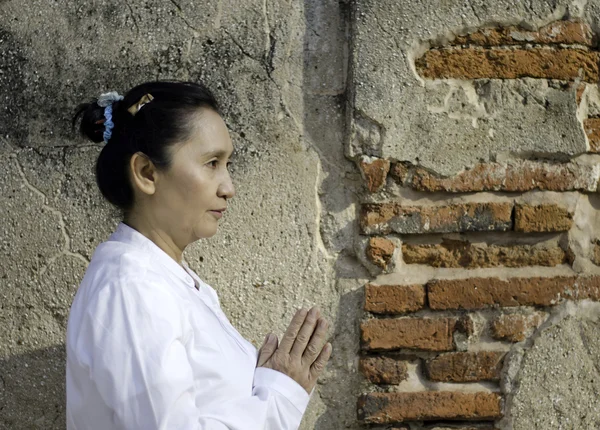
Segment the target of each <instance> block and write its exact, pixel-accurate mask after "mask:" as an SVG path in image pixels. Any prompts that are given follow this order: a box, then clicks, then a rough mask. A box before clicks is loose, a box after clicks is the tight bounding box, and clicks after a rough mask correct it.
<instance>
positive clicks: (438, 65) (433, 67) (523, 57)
mask: <svg viewBox="0 0 600 430" xmlns="http://www.w3.org/2000/svg"><path fill="white" fill-rule="evenodd" d="M599 59H600V57H599V55H598V53H597V52H593V51H587V50H583V49H546V48H529V49H485V48H484V49H482V48H465V49H456V48H455V49H452V48H450V49H433V50H431V51H428V52H426V53H425V55H424V56H423V57H422V58H419V59H417V60H416V67H417V71H418V72H419V73H420V74H421V76H423V77H424V78H426V79H471V80H472V79H485V78H487V79H518V78H538V79H558V80H562V81H574V80H576V79H578V78H580V77H581V79H582V80H583V81H586V82H596V81H597V80H598V78H599V75H598V60H599Z"/></svg>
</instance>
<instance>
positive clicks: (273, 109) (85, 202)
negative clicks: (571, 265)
mask: <svg viewBox="0 0 600 430" xmlns="http://www.w3.org/2000/svg"><path fill="white" fill-rule="evenodd" d="M347 17H348V12H347V5H346V4H345V3H344V2H337V1H325V2H322V1H318V2H317V1H309V0H307V1H305V2H299V1H292V0H290V1H286V0H283V1H271V0H250V1H244V2H239V1H233V0H212V1H211V0H209V1H205V2H194V1H191V0H171V1H158V0H146V1H142V0H128V1H126V2H117V1H113V0H102V1H94V2H68V1H64V0H57V1H52V2H47V1H41V0H33V1H31V2H26V3H23V2H21V1H15V0H2V1H0V100H2V105H1V107H0V164H1V165H2V166H3V169H4V174H3V175H2V176H1V177H0V211H1V214H0V215H1V216H2V219H3V223H2V229H1V232H2V235H1V239H2V240H1V246H0V253H1V255H0V261H2V263H1V265H0V279H1V281H0V282H1V284H0V294H2V305H1V307H0V323H1V324H2V326H3V330H2V331H0V428H11V429H18V428H45V429H51V428H56V429H61V428H64V425H65V415H64V359H65V357H64V332H65V329H66V320H67V316H68V308H69V306H70V303H71V300H72V297H73V294H74V293H75V290H76V288H77V285H78V283H79V281H80V280H81V278H82V276H83V273H84V271H85V269H86V266H87V264H88V261H89V259H90V258H91V255H92V252H93V250H94V249H95V247H96V246H97V245H98V244H99V243H100V242H101V241H102V240H104V239H105V238H107V237H108V235H109V234H110V233H111V232H112V231H113V229H114V227H115V226H116V224H117V222H118V221H119V218H118V217H116V216H115V213H114V211H113V210H112V209H111V208H110V207H109V206H108V205H107V204H106V203H105V202H104V201H103V200H102V198H101V196H100V194H99V192H98V191H97V189H96V185H95V179H94V176H93V166H94V162H95V159H96V157H97V155H98V153H99V151H100V149H101V146H100V145H93V144H87V143H84V142H83V141H82V140H81V139H79V138H78V137H77V136H76V135H75V134H74V133H73V132H72V131H71V128H70V119H71V116H72V114H73V112H74V108H75V107H76V106H77V104H78V103H80V102H82V101H84V100H86V99H88V98H89V97H93V96H97V95H99V94H100V93H101V92H105V91H108V90H117V91H120V92H123V91H126V90H127V89H128V88H130V87H132V86H133V85H135V84H138V83H140V82H143V81H145V80H152V79H169V78H177V79H190V80H196V79H200V80H203V81H205V82H206V83H207V84H208V85H209V87H211V88H212V89H213V90H214V91H215V92H216V95H217V97H218V99H219V100H220V102H221V104H222V106H223V108H224V116H225V119H226V122H227V124H228V126H229V127H230V131H231V134H232V138H233V141H234V146H235V148H236V152H235V156H234V157H235V162H234V167H233V177H234V183H235V185H236V191H237V196H236V198H235V199H233V201H232V203H231V207H230V210H228V216H227V217H225V219H224V220H223V222H222V225H221V229H220V231H219V233H218V234H217V235H216V236H215V237H213V238H211V239H210V240H206V241H202V242H200V243H197V244H194V245H193V246H192V247H190V248H189V249H188V250H187V251H186V255H185V258H186V260H187V261H188V263H189V264H190V265H191V266H192V267H193V268H194V269H195V270H196V271H197V272H198V273H199V275H200V276H201V277H202V278H203V279H204V280H206V281H207V282H208V283H210V284H211V285H212V286H214V287H215V288H216V289H217V291H218V293H219V296H220V298H221V302H222V305H223V308H224V311H225V312H226V313H227V314H228V316H229V317H230V319H231V320H232V322H233V323H234V325H236V327H238V329H239V330H240V332H241V333H242V334H243V335H244V336H246V337H247V338H248V339H249V340H250V341H252V342H253V343H254V344H255V345H257V346H259V345H260V343H261V342H262V339H263V338H264V334H265V333H267V332H268V331H271V330H275V331H277V332H280V333H282V332H283V331H284V329H285V327H286V326H287V323H288V321H289V319H290V318H291V316H292V315H293V312H294V311H295V309H296V308H298V307H300V306H310V305H313V304H318V305H319V306H320V307H321V309H322V310H323V313H324V314H325V315H327V316H328V318H329V319H330V320H331V321H333V322H334V324H333V325H334V327H332V337H333V339H334V342H335V345H336V346H334V348H335V349H336V351H337V350H338V349H339V354H338V353H336V358H334V360H333V361H332V364H331V366H329V369H328V371H327V374H326V375H325V376H324V378H323V381H324V383H323V384H321V385H320V386H319V390H318V391H317V392H316V394H315V395H314V397H313V400H312V402H311V405H310V407H309V411H308V412H307V414H306V416H305V419H304V421H303V425H302V428H303V429H312V428H322V429H330V428H331V429H333V428H336V429H337V428H339V425H338V423H339V422H340V421H341V420H346V422H348V423H352V422H353V421H354V415H355V411H354V407H355V398H356V397H355V395H352V394H350V395H349V396H348V397H347V398H340V396H339V392H340V390H342V391H347V386H348V384H350V383H351V382H352V381H353V380H350V381H348V380H346V379H345V378H344V377H343V375H345V374H347V373H348V372H349V371H350V370H349V367H352V366H353V365H354V360H355V356H356V351H357V349H358V347H357V345H355V344H356V343H357V337H355V336H352V333H353V332H352V330H355V325H356V324H355V323H354V322H355V321H356V320H357V319H354V320H350V321H347V320H344V319H342V320H339V319H338V318H337V315H338V314H339V313H340V312H346V310H351V311H352V312H353V313H356V311H355V309H357V308H358V307H359V305H358V302H357V298H356V297H358V296H357V293H356V290H358V289H359V288H360V284H358V283H356V282H354V283H350V284H349V285H350V286H346V287H344V286H340V285H339V283H338V282H336V280H335V278H334V273H335V270H336V269H335V265H336V264H337V261H338V260H340V259H342V260H343V257H341V258H339V255H341V254H343V252H342V250H343V249H344V248H345V245H344V242H345V241H346V240H348V238H350V237H351V235H352V234H353V231H354V230H353V229H354V228H355V227H354V222H353V217H354V206H353V198H354V197H353V196H354V194H353V191H352V186H347V184H346V182H348V181H349V183H355V182H357V181H356V180H357V177H358V175H357V173H356V172H355V170H354V167H353V165H352V163H351V162H350V161H349V160H347V159H346V158H345V156H344V151H343V125H344V117H343V108H344V103H343V94H344V92H345V86H346V79H345V73H346V64H347V46H346V40H347ZM307 62H310V66H309V65H307ZM315 65H318V67H315ZM346 174H348V175H349V176H350V179H345V178H344V175H346ZM265 184H269V185H268V186H265ZM333 188H338V189H340V190H345V189H347V190H348V191H342V192H341V193H339V195H336V196H334V197H332V198H328V197H327V196H328V192H329V191H330V190H331V189H333ZM345 229H346V231H344V230H345ZM347 230H350V231H347ZM352 270H354V269H352ZM352 277H354V276H352ZM344 285H345V284H344ZM346 296H348V298H347V297H346ZM340 324H341V325H340ZM348 324H350V326H351V330H350V332H348V330H346V327H347V326H348ZM354 334H356V333H354ZM340 372H341V373H340ZM338 381H343V383H342V384H340V382H338Z"/></svg>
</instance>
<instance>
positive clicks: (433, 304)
mask: <svg viewBox="0 0 600 430" xmlns="http://www.w3.org/2000/svg"><path fill="white" fill-rule="evenodd" d="M563 299H568V300H583V299H590V300H596V301H598V300H600V276H589V277H576V276H573V277H569V276H557V277H553V278H540V277H535V278H511V279H508V280H506V281H505V280H501V279H498V278H470V279H454V280H435V281H431V282H430V283H428V284H427V300H428V302H429V307H430V308H431V309H435V310H441V309H484V308H489V307H493V306H502V307H514V306H551V305H555V304H557V303H558V302H559V301H561V300H563Z"/></svg>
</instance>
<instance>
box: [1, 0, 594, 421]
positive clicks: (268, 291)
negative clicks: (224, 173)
mask: <svg viewBox="0 0 600 430" xmlns="http://www.w3.org/2000/svg"><path fill="white" fill-rule="evenodd" d="M599 8H600V2H597V1H595V0H594V1H589V2H586V3H583V2H580V1H573V2H568V1H562V0H561V1H557V2H544V1H526V2H525V1H523V2H512V1H511V2H508V1H507V2H504V1H497V2H485V1H471V2H466V3H464V2H448V1H435V0H425V1H424V0H419V1H417V0H409V1H403V2H397V1H392V0H356V1H354V2H350V1H333V0H322V1H317V0H304V1H294V0H289V1H285V0H284V1H270V0H261V1H258V0H248V1H244V2H240V1H232V0H219V1H217V0H211V1H205V2H197V1H191V0H171V1H158V0H151V1H138V0H131V1H128V2H125V3H123V2H116V1H113V0H102V1H94V2H91V1H89V2H66V1H55V2H46V1H41V0H32V1H29V2H25V3H24V2H19V1H16V0H0V100H1V101H2V102H1V105H0V160H1V161H0V163H1V165H2V166H4V175H2V176H0V208H1V209H0V210H1V211H2V212H1V213H0V215H1V217H2V219H3V223H2V230H1V232H2V235H1V239H2V240H1V242H0V253H1V255H0V261H2V263H1V264H0V292H1V294H2V305H1V306H0V323H1V324H2V327H3V330H1V331H0V427H5V428H15V429H17V428H45V429H49V428H57V429H60V428H64V421H65V417H64V358H65V357H64V332H65V328H66V318H67V316H68V308H69V305H70V302H71V300H72V297H73V294H74V292H75V290H76V288H77V285H78V283H79V281H80V279H81V277H82V275H83V273H84V271H85V268H86V265H87V263H88V261H89V259H90V257H91V254H92V252H93V250H94V248H95V247H96V245H97V244H98V243H99V242H101V241H102V240H104V239H105V238H106V237H107V236H108V235H109V234H110V232H111V231H112V230H113V228H114V227H115V225H116V223H117V222H118V221H119V219H118V218H116V217H115V214H114V212H113V211H112V210H111V208H110V207H109V206H108V205H107V204H106V203H104V202H103V201H102V198H101V196H100V195H99V192H98V191H97V190H96V188H95V183H94V177H93V165H94V161H95V158H96V156H97V154H98V153H99V151H100V149H101V145H90V144H87V143H84V142H82V140H81V139H79V138H78V137H77V136H75V134H74V133H73V132H72V131H71V129H70V118H71V115H72V112H73V108H74V107H75V106H76V105H77V104H78V103H79V102H81V101H84V100H86V99H87V98H89V97H92V96H96V95H99V94H100V93H102V92H105V91H108V90H117V91H121V92H123V91H126V90H127V89H128V88H130V87H131V86H133V85H135V84H137V83H140V82H142V81H145V80H150V79H162V78H164V79H168V78H180V79H191V80H196V79H201V80H203V81H205V82H206V83H207V84H208V85H209V86H210V87H211V88H212V89H213V90H214V91H215V92H216V94H217V96H218V98H219V99H220V101H221V103H222V105H223V107H224V111H225V119H226V121H227V124H228V126H229V127H230V130H231V134H232V137H233V140H234V145H235V147H236V155H235V157H236V160H235V170H234V172H233V176H234V183H235V185H236V188H237V196H236V198H235V199H233V201H232V204H231V210H229V211H228V216H227V217H225V219H224V221H223V223H222V228H221V229H220V231H219V233H218V234H217V235H216V236H215V237H214V238H211V239H210V240H206V241H202V242H200V243H197V244H194V245H193V246H192V247H191V248H190V249H189V250H187V251H186V260H187V261H188V262H189V264H190V265H191V266H192V267H193V268H194V269H196V271H197V272H198V273H199V274H200V276H201V277H203V278H204V279H205V280H206V281H207V282H208V283H210V284H211V285H213V286H214V287H215V288H216V289H217V290H218V292H219V295H220V298H221V301H222V304H223V307H224V310H225V312H226V313H227V315H228V316H229V317H230V319H231V320H232V322H233V323H234V325H236V326H237V327H238V328H239V330H240V331H241V333H242V334H243V335H245V336H246V337H247V338H248V339H249V340H251V341H252V342H254V343H255V344H256V345H259V344H260V342H261V341H262V338H263V336H264V334H265V333H266V332H267V331H270V330H273V329H275V330H277V331H280V332H281V331H283V330H284V329H285V327H286V325H287V322H288V320H289V318H290V317H291V315H292V313H293V311H294V310H295V309H296V308H297V307H299V306H303V305H312V304H319V305H320V306H321V308H322V309H323V311H324V313H325V314H326V315H327V316H328V317H329V318H330V319H331V320H332V321H334V326H333V327H332V330H331V335H332V341H333V344H334V355H333V357H332V360H331V363H330V366H329V367H328V370H327V372H326V374H325V375H324V377H323V378H322V381H321V384H320V385H319V387H318V390H317V392H316V394H315V396H314V398H313V400H312V402H311V405H310V407H309V412H308V413H307V415H306V418H305V420H304V422H303V425H302V429H303V430H306V429H313V428H314V429H322V430H325V429H327V430H329V429H332V430H333V429H336V430H337V429H340V428H349V429H358V428H362V427H363V426H364V425H365V424H373V423H374V424H381V425H388V424H390V425H394V426H396V427H395V428H411V429H422V428H438V429H441V428H448V427H449V426H454V427H458V428H463V429H466V428H472V427H473V426H476V427H478V428H491V426H496V427H497V428H506V429H509V428H514V429H534V428H540V429H542V428H544V429H546V428H559V427H560V426H562V428H594V426H598V425H600V424H598V423H599V420H600V418H599V416H598V415H597V414H596V413H595V412H593V410H594V402H596V400H595V395H597V393H598V384H597V383H598V381H600V378H599V377H598V376H600V375H598V373H599V372H600V370H599V367H598V366H599V365H598V363H599V361H598V360H599V356H598V340H597V337H596V338H594V335H593V334H594V330H597V328H598V318H599V316H600V311H599V310H598V307H597V306H596V305H595V304H594V303H593V302H594V301H598V300H600V288H599V285H600V281H599V279H600V278H599V277H598V276H599V275H600V269H599V268H598V266H597V264H598V263H600V248H599V247H598V245H597V238H598V236H597V231H598V228H597V227H600V224H599V223H600V218H599V217H598V212H597V208H598V207H599V205H600V202H599V201H598V197H597V195H596V190H597V187H598V180H599V178H600V169H599V168H598V161H599V155H598V151H599V150H600V132H598V130H600V97H599V95H598V88H597V81H598V55H599V54H598V49H597V34H598V28H599V26H598V22H597V16H600V15H598V13H597V12H598V11H599ZM265 184H267V185H265ZM367 284H368V285H367ZM365 285H367V286H366V287H365ZM507 291H508V292H509V294H507ZM590 375H592V376H590ZM594 393H595V394H594ZM359 399H360V400H359ZM381 399H383V400H384V401H381ZM357 401H358V406H357ZM402 405H409V407H408V408H407V407H406V406H404V409H403V406H402ZM596 409H597V408H596ZM390 417H395V418H393V419H392V418H390ZM403 426H405V427H403Z"/></svg>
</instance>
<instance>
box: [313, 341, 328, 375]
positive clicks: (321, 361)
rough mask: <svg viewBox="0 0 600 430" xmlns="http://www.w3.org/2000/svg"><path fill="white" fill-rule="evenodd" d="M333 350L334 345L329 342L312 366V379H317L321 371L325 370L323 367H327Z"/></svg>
mask: <svg viewBox="0 0 600 430" xmlns="http://www.w3.org/2000/svg"><path fill="white" fill-rule="evenodd" d="M332 352H333V347H332V346H331V344H330V343H329V342H327V343H326V344H325V346H324V347H323V349H322V350H321V353H320V354H319V356H318V357H317V359H316V360H315V362H314V363H313V364H312V366H310V376H311V378H312V379H317V378H318V377H319V375H320V374H321V372H323V369H325V366H326V365H327V362H328V361H329V359H330V358H331V353H332Z"/></svg>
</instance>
